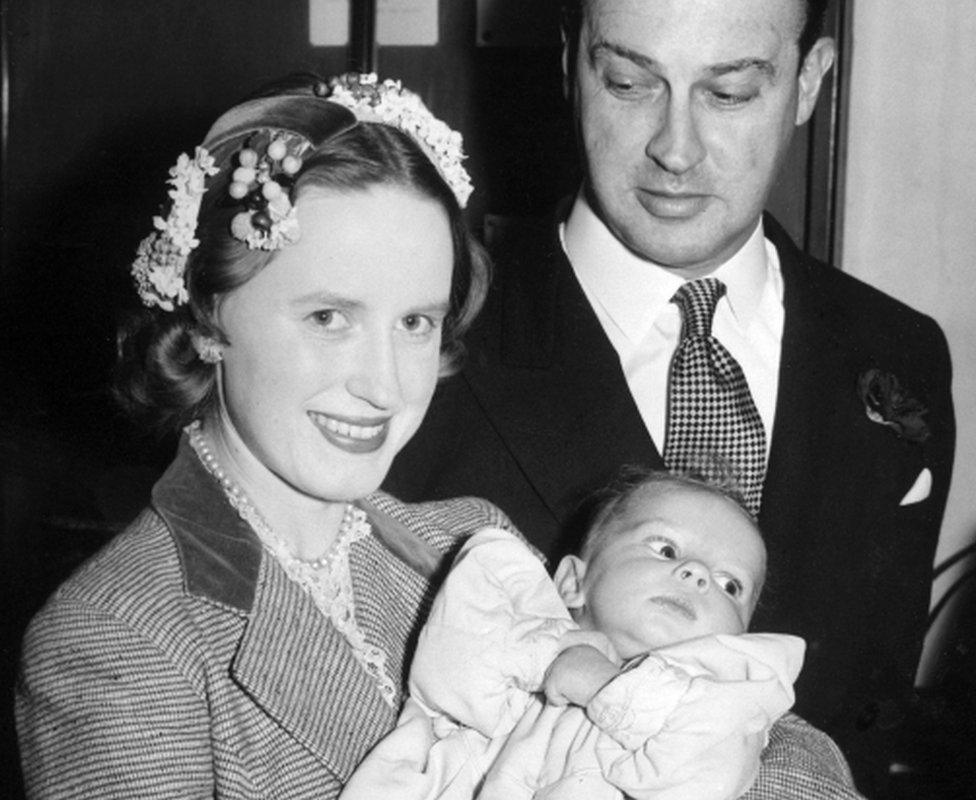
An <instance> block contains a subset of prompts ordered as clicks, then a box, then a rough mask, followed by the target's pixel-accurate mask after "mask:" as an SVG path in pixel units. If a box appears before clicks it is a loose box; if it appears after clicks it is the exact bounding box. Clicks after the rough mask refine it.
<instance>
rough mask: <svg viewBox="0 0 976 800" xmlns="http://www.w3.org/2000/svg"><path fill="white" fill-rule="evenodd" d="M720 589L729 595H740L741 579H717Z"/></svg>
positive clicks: (741, 588)
mask: <svg viewBox="0 0 976 800" xmlns="http://www.w3.org/2000/svg"><path fill="white" fill-rule="evenodd" d="M719 583H720V585H721V587H722V591H724V592H725V593H726V594H728V595H730V596H731V597H741V596H742V592H743V587H742V581H740V580H738V579H737V578H722V579H721V580H720V581H719Z"/></svg>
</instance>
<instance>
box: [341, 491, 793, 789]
mask: <svg viewBox="0 0 976 800" xmlns="http://www.w3.org/2000/svg"><path fill="white" fill-rule="evenodd" d="M765 566H766V552H765V547H764V545H763V541H762V538H761V536H760V533H759V530H758V528H757V527H756V524H755V522H754V521H753V519H752V517H751V516H750V515H749V514H748V513H747V512H746V511H745V510H744V509H743V508H742V506H741V505H739V504H738V502H737V501H736V500H735V499H734V498H733V497H732V496H731V495H730V494H727V493H726V492H725V491H724V490H722V489H720V488H717V487H715V486H713V485H710V484H708V483H706V482H704V481H700V480H697V479H694V478H689V477H679V476H674V475H670V474H668V473H657V472H655V473H643V474H641V475H640V476H639V477H638V478H636V479H633V480H630V481H627V482H626V483H625V484H624V485H623V486H621V487H620V488H619V489H618V490H617V491H615V492H613V493H612V494H611V495H610V496H609V499H608V500H607V501H606V502H605V503H604V504H603V505H602V508H601V509H600V510H599V511H598V513H597V514H596V516H595V519H594V522H593V524H592V526H591V528H590V531H589V533H588V535H587V537H586V540H585V542H584V545H583V548H582V551H581V553H580V555H579V556H567V557H566V558H564V559H563V560H562V561H561V562H560V563H559V565H558V567H557V569H556V572H555V575H554V577H553V579H550V578H549V577H548V575H547V573H546V571H545V569H544V568H543V565H542V563H541V561H540V560H539V559H538V558H537V557H536V556H535V555H534V554H533V553H532V552H531V551H530V550H529V548H528V547H527V546H526V544H525V543H524V542H523V541H521V540H519V539H518V538H517V537H515V536H513V535H512V534H511V533H508V532H505V531H502V530H493V529H492V530H483V531H481V532H479V533H478V534H476V535H475V536H473V537H472V538H471V539H470V540H469V541H468V542H467V543H466V544H465V546H464V548H463V549H462V551H461V552H460V553H459V555H458V557H457V559H456V561H455V564H454V566H453V568H452V570H451V572H450V574H449V575H448V577H447V579H446V581H445V584H444V586H443V588H442V590H441V592H440V593H439V594H438V596H437V598H436V600H435V602H434V606H433V609H432V611H431V615H430V618H429V620H428V622H427V623H426V625H425V627H424V629H423V631H422V633H421V635H420V639H419V643H418V647H417V653H416V656H415V659H414V662H413V664H412V667H411V672H410V695H411V696H410V699H409V700H408V701H407V704H406V706H405V707H404V710H403V712H402V714H401V717H400V723H399V725H398V727H397V729H396V730H394V731H393V732H392V733H391V734H390V735H389V736H388V737H387V738H386V739H384V740H383V741H382V742H381V743H380V744H379V745H377V747H376V748H375V749H374V751H373V752H372V753H371V754H370V756H368V757H367V759H366V760H365V761H364V762H363V764H362V765H361V767H360V768H359V770H358V771H357V772H356V774H355V775H354V776H353V777H352V779H351V781H350V782H349V783H348V785H347V787H346V790H345V792H344V794H343V797H344V798H347V800H351V799H352V798H356V797H363V798H366V797H370V798H374V797H376V796H391V797H392V796H396V797H417V798H419V797H452V798H453V797H457V798H472V797H479V798H495V797H498V798H504V800H515V798H523V797H524V798H530V797H546V798H570V797H571V798H621V797H625V796H626V797H634V798H645V797H653V798H667V800H676V799H677V798H694V799H695V800H707V799H711V800H725V799H726V798H727V799H729V800H730V799H731V798H735V797H738V796H739V795H741V794H742V793H743V792H745V791H746V790H748V788H749V787H750V785H751V784H752V782H753V780H754V778H755V776H756V773H757V771H758V767H759V760H760V754H761V752H762V750H763V747H764V746H765V745H766V742H767V740H768V732H769V729H770V727H771V725H772V724H773V722H775V721H776V720H777V719H778V718H779V717H780V716H781V715H782V714H783V713H785V712H786V711H787V710H788V709H789V708H790V706H791V705H792V704H793V689H792V686H793V682H794V681H795V679H796V677H797V674H798V673H799V670H800V666H801V663H802V659H803V649H804V644H803V641H802V640H801V639H798V638H796V637H793V636H786V635H776V634H747V633H745V631H746V629H747V628H748V625H749V620H750V617H751V615H752V612H753V610H754V609H755V607H756V603H757V601H758V599H759V594H760V591H761V589H762V584H763V579H764V576H765ZM543 696H544V699H543Z"/></svg>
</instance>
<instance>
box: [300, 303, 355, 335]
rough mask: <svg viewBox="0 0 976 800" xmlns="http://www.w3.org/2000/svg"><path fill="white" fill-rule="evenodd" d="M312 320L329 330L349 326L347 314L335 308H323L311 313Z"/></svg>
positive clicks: (337, 329)
mask: <svg viewBox="0 0 976 800" xmlns="http://www.w3.org/2000/svg"><path fill="white" fill-rule="evenodd" d="M309 316H310V319H311V320H312V322H313V323H314V324H315V325H316V326H317V327H319V328H323V329H325V330H327V331H340V330H343V329H344V328H347V327H348V326H349V320H347V319H346V316H345V314H343V313H342V312H341V311H338V310H337V309H334V308H322V309H319V310H318V311H313V312H312V313H311V314H310V315H309Z"/></svg>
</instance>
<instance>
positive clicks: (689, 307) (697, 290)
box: [671, 278, 725, 339]
mask: <svg viewBox="0 0 976 800" xmlns="http://www.w3.org/2000/svg"><path fill="white" fill-rule="evenodd" d="M723 294H725V284H724V283H722V281H720V280H719V279H718V278H699V279H698V280H696V281H688V282H687V283H685V284H684V285H683V286H682V287H681V288H680V289H678V291H676V292H675V293H674V295H673V296H672V298H671V302H672V303H674V304H676V305H677V306H678V308H680V309H681V317H682V319H684V328H683V332H682V335H681V336H682V338H683V339H684V338H687V337H688V336H710V335H711V333H712V317H714V316H715V306H716V305H718V301H719V299H720V298H721V297H722V295H723Z"/></svg>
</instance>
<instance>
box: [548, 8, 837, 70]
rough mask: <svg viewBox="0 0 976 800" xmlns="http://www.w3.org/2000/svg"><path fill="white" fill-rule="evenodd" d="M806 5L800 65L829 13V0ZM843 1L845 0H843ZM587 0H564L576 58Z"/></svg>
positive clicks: (568, 38) (567, 30)
mask: <svg viewBox="0 0 976 800" xmlns="http://www.w3.org/2000/svg"><path fill="white" fill-rule="evenodd" d="M801 1H802V2H803V4H804V6H805V7H806V12H807V14H806V19H805V20H804V22H803V29H802V30H801V31H800V38H799V40H798V42H799V46H800V66H801V67H802V66H803V59H805V58H806V57H807V53H809V52H810V48H811V47H813V45H814V44H815V43H816V41H817V39H819V38H820V36H821V35H822V34H823V27H824V18H825V17H826V15H827V4H828V3H829V0H801ZM841 2H843V0H841ZM586 3H587V0H562V17H563V29H564V31H565V34H566V41H567V42H568V43H569V46H570V52H571V53H572V54H573V56H574V58H573V59H572V60H571V61H570V63H571V64H572V63H573V61H575V56H576V52H575V50H576V44H577V42H578V41H579V32H580V25H581V24H582V21H583V7H584V6H585V5H586Z"/></svg>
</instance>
